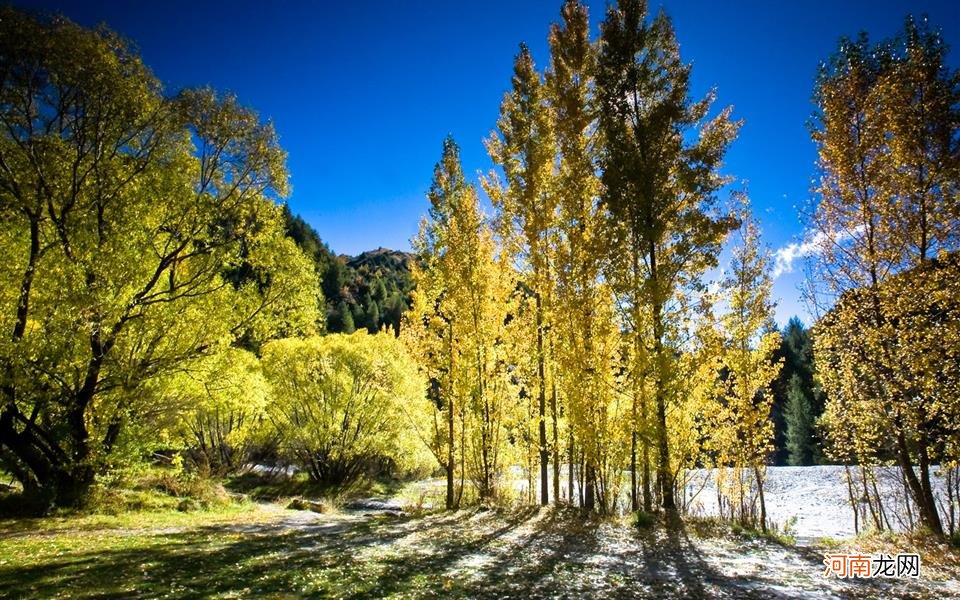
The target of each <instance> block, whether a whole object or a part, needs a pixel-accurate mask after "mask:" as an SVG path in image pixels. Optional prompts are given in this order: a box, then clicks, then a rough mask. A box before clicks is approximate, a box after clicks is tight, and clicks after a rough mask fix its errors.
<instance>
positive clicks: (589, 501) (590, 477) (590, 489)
mask: <svg viewBox="0 0 960 600" xmlns="http://www.w3.org/2000/svg"><path fill="white" fill-rule="evenodd" d="M586 471H587V472H586V482H585V487H586V489H585V490H584V497H583V507H584V508H585V509H587V510H589V511H593V510H594V508H595V507H596V485H597V474H596V472H595V471H594V468H593V464H591V463H590V462H587V469H586Z"/></svg>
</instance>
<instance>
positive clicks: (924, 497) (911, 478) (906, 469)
mask: <svg viewBox="0 0 960 600" xmlns="http://www.w3.org/2000/svg"><path fill="white" fill-rule="evenodd" d="M897 461H898V462H899V464H900V470H901V471H902V472H903V476H904V479H905V480H906V482H907V484H908V485H909V487H910V493H911V495H912V496H913V501H914V504H916V505H917V509H918V510H919V511H920V522H921V523H922V524H923V525H924V526H925V527H927V528H928V529H929V530H930V532H931V533H932V534H933V535H935V536H937V537H940V538H942V537H943V525H941V523H940V515H939V513H938V512H937V505H936V502H935V501H934V499H933V492H932V490H931V489H930V470H929V464H928V462H929V461H928V458H927V453H926V448H921V451H920V476H921V477H922V478H924V479H925V482H926V485H924V483H923V482H922V481H920V480H918V479H917V474H916V473H914V471H913V464H912V463H913V461H912V460H911V458H910V448H909V446H908V444H907V438H906V436H905V435H904V434H903V429H902V428H900V427H899V426H898V427H897Z"/></svg>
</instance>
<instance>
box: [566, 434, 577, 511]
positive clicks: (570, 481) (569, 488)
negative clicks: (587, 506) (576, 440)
mask: <svg viewBox="0 0 960 600" xmlns="http://www.w3.org/2000/svg"><path fill="white" fill-rule="evenodd" d="M573 457H574V454H573V428H570V447H569V452H568V453H567V499H568V500H569V502H570V505H571V506H572V505H573V504H575V500H574V497H573V482H574V478H573Z"/></svg>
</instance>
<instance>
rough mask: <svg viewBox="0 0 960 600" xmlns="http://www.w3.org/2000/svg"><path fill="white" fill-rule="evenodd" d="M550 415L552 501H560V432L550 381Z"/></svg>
mask: <svg viewBox="0 0 960 600" xmlns="http://www.w3.org/2000/svg"><path fill="white" fill-rule="evenodd" d="M551 387H552V392H551V395H550V417H551V419H552V420H553V502H554V504H558V503H559V502H560V432H559V431H558V429H559V423H558V415H557V384H556V382H555V381H554V382H551Z"/></svg>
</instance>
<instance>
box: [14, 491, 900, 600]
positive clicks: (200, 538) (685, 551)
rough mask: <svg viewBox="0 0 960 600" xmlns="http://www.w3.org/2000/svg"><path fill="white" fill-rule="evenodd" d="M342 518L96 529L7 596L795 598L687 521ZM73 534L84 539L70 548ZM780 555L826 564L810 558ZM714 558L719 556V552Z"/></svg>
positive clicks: (19, 570)
mask: <svg viewBox="0 0 960 600" xmlns="http://www.w3.org/2000/svg"><path fill="white" fill-rule="evenodd" d="M535 516H536V518H534V517H535ZM331 522H333V523H335V524H336V526H334V527H329V526H326V525H328V524H329V523H325V522H324V521H323V520H322V519H320V520H319V521H318V523H317V525H316V526H306V527H304V526H295V527H293V526H290V527H288V526H286V525H284V524H283V523H280V524H276V523H274V524H267V525H263V526H258V527H245V528H243V529H242V530H231V529H230V527H229V526H227V527H224V526H212V527H202V528H198V529H194V530H190V531H185V532H178V533H155V534H149V533H147V534H144V533H143V532H140V534H139V535H135V534H134V532H128V533H122V532H102V533H101V532H95V533H91V534H90V535H105V536H106V538H108V539H105V541H104V542H103V543H94V542H92V543H90V544H89V548H90V549H88V550H80V551H78V550H72V549H70V548H63V549H62V555H56V554H55V553H49V552H47V550H45V551H44V552H47V556H45V558H44V559H43V561H41V562H39V563H38V564H33V565H22V564H21V565H18V566H9V565H3V564H2V563H0V597H11V598H21V597H24V598H32V597H38V598H46V597H52V596H55V595H58V594H61V595H62V594H65V593H68V594H69V595H70V596H71V597H99V598H128V597H145V598H152V597H160V596H164V597H175V598H202V597H209V596H215V595H224V596H249V597H262V596H265V595H274V596H275V595H277V594H281V595H288V596H289V595H291V594H292V595H294V596H296V597H341V598H373V597H381V596H387V595H391V594H396V595H403V596H405V597H437V596H445V597H447V596H459V597H470V598H479V597H527V598H540V597H551V598H552V597H630V598H710V597H731V598H771V597H774V598H777V597H779V598H783V597H790V596H789V594H790V593H791V592H789V591H783V590H784V588H782V587H781V586H777V585H776V584H777V583H778V582H777V580H776V579H775V578H770V577H769V576H767V574H764V573H753V574H734V573H727V574H724V573H721V572H719V571H718V569H717V567H716V566H715V565H714V564H711V562H710V560H708V557H706V556H705V555H704V554H703V551H702V550H701V546H702V545H703V541H702V540H698V541H697V542H695V541H693V540H691V538H690V535H689V534H688V532H687V529H686V527H685V524H684V522H683V521H682V520H680V519H679V518H677V517H675V516H670V517H665V518H663V519H662V520H661V522H660V523H659V524H658V525H657V526H654V527H650V528H648V529H632V528H625V527H623V526H620V525H616V524H611V523H609V522H605V521H602V520H599V519H594V518H587V517H584V516H582V515H580V514H579V513H577V512H576V511H572V510H562V509H561V510H556V509H551V510H550V511H547V512H539V511H537V510H536V509H529V510H524V511H518V512H513V513H505V514H504V513H499V512H494V511H460V512H457V513H441V514H434V515H429V516H426V517H418V518H412V517H403V518H385V517H384V518H377V517H372V518H367V519H360V520H352V521H348V522H334V521H331ZM76 535H77V536H80V535H87V534H84V533H79V532H78V533H77V534H76ZM72 539H79V538H70V537H66V538H64V539H61V540H59V541H58V543H59V544H61V545H62V544H65V543H67V542H69V541H70V540H72ZM43 543H44V544H46V543H47V542H46V541H45V540H44V542H43ZM764 544H766V542H764ZM728 546H729V544H728ZM772 547H773V546H772V545H769V546H766V545H765V546H764V548H772ZM781 549H782V550H783V551H784V552H788V553H789V555H790V556H791V557H801V558H802V559H803V560H804V561H805V562H809V564H811V566H812V567H814V568H815V567H816V565H815V557H814V558H810V557H809V556H808V553H804V552H802V551H795V549H792V548H786V547H782V548H781ZM744 551H745V552H747V551H751V550H750V549H745V550H744ZM734 552H736V549H734ZM51 555H53V556H56V558H52V559H51V558H50V556H51ZM710 558H711V559H713V560H716V557H715V556H713V553H711V556H710ZM474 559H477V560H474ZM888 588H889V586H887V588H885V589H888ZM778 589H779V590H781V591H777V590H778ZM847 589H848V588H844V590H847ZM849 589H850V591H851V592H852V593H853V594H854V595H863V594H866V595H870V594H871V593H873V594H874V595H876V593H877V592H878V591H879V589H878V588H876V587H874V586H869V585H866V584H865V585H863V586H852V587H851V588H849ZM844 593H845V591H844V592H841V594H844ZM881 595H887V594H884V593H881Z"/></svg>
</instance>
